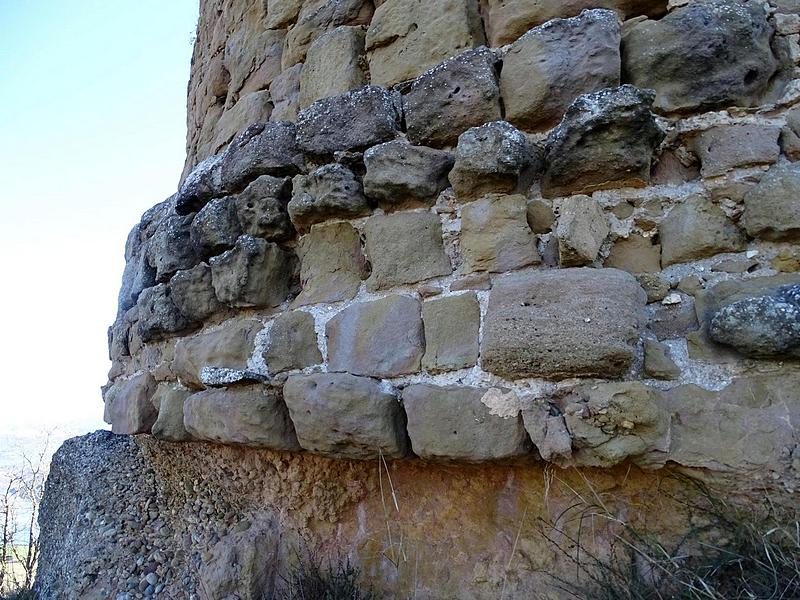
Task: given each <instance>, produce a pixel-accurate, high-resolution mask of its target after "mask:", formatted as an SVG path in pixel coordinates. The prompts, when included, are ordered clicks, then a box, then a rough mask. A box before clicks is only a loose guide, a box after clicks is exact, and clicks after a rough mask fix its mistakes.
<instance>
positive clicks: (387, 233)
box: [364, 212, 453, 291]
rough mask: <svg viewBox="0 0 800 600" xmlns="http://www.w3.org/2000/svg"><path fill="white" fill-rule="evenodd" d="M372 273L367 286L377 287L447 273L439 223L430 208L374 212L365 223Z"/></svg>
mask: <svg viewBox="0 0 800 600" xmlns="http://www.w3.org/2000/svg"><path fill="white" fill-rule="evenodd" d="M364 235H365V237H366V251H367V258H368V259H369V261H370V264H371V265H372V274H371V275H370V277H369V279H367V289H368V290H370V291H378V290H385V289H389V288H392V287H395V286H398V285H403V284H407V283H416V282H418V281H423V280H425V279H431V278H432V277H440V276H443V275H450V273H452V270H453V269H452V267H451V266H450V259H449V258H448V257H447V255H446V254H445V252H444V247H443V245H442V225H441V222H440V221H439V217H438V216H437V215H435V214H433V213H430V212H401V213H394V214H390V215H375V216H372V217H370V218H369V219H368V220H367V222H366V224H365V225H364Z"/></svg>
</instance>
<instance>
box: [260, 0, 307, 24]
mask: <svg viewBox="0 0 800 600" xmlns="http://www.w3.org/2000/svg"><path fill="white" fill-rule="evenodd" d="M302 6H303V3H302V1H301V0H267V20H266V22H265V23H264V26H265V27H266V28H267V29H282V28H284V27H287V26H289V25H291V24H292V23H294V22H295V21H296V20H297V15H298V14H299V13H300V8H301V7H302Z"/></svg>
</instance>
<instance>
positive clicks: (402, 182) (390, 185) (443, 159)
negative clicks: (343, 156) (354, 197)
mask: <svg viewBox="0 0 800 600" xmlns="http://www.w3.org/2000/svg"><path fill="white" fill-rule="evenodd" d="M364 164H365V165H366V167H367V173H366V175H364V193H365V194H366V195H367V196H369V197H370V198H374V199H375V200H378V201H380V202H381V203H382V204H385V205H387V206H388V207H394V206H398V205H402V204H403V203H405V202H408V201H412V202H414V201H416V202H425V203H428V204H431V203H433V202H434V201H435V200H436V197H437V196H438V195H439V192H441V191H442V190H443V189H445V188H446V187H447V186H448V181H447V173H448V172H449V171H450V169H451V168H452V167H453V155H452V154H451V153H449V152H444V151H442V150H434V149H433V148H426V147H425V146H412V145H411V144H408V143H407V142H404V141H401V140H395V141H392V142H386V143H385V144H380V145H378V146H373V147H372V148H370V149H369V150H367V151H366V152H365V153H364Z"/></svg>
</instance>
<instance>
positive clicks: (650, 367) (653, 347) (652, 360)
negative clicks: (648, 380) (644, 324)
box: [644, 338, 681, 380]
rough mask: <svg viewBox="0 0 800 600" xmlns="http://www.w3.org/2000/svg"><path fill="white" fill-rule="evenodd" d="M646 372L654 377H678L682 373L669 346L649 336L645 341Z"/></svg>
mask: <svg viewBox="0 0 800 600" xmlns="http://www.w3.org/2000/svg"><path fill="white" fill-rule="evenodd" d="M644 372H645V375H647V376H648V377H652V378H653V379H667V380H669V379H677V378H678V377H680V375H681V370H680V367H678V365H676V364H675V361H674V360H672V357H671V356H670V351H669V346H667V345H665V344H662V343H661V342H658V341H656V340H653V339H649V338H648V339H646V340H645V341H644Z"/></svg>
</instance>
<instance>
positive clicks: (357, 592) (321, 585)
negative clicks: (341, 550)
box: [281, 553, 376, 600]
mask: <svg viewBox="0 0 800 600" xmlns="http://www.w3.org/2000/svg"><path fill="white" fill-rule="evenodd" d="M299 558H301V557H299ZM360 578H361V571H360V570H359V569H358V568H357V567H355V566H353V565H352V564H351V563H350V559H349V558H347V559H342V558H339V559H337V560H336V561H335V562H334V561H327V562H324V561H322V560H321V559H320V558H319V557H317V556H316V555H314V554H311V553H306V556H305V557H302V558H301V560H299V561H298V564H297V566H295V567H294V568H292V569H291V570H290V572H289V575H288V576H286V577H285V578H284V589H285V591H284V592H283V595H282V596H281V598H282V600H376V596H375V595H374V593H373V592H372V590H364V589H362V588H361V585H360V583H359V580H360Z"/></svg>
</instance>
